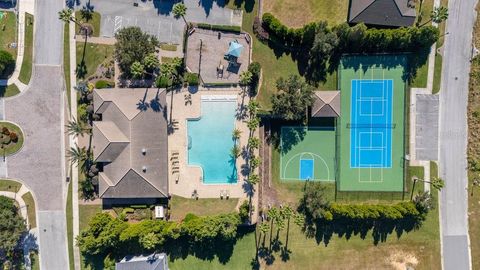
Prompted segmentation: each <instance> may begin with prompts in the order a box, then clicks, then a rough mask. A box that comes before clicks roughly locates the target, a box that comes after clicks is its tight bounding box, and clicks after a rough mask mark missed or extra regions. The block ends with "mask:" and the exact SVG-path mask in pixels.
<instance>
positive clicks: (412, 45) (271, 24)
mask: <svg viewBox="0 0 480 270" xmlns="http://www.w3.org/2000/svg"><path fill="white" fill-rule="evenodd" d="M320 25H322V26H323V25H326V22H317V23H315V22H314V23H309V24H307V25H305V26H304V27H302V28H289V27H287V26H285V25H283V24H282V23H281V22H280V21H279V20H278V19H277V18H275V16H273V15H272V14H270V13H265V14H263V16H262V26H263V28H264V29H265V30H267V31H268V32H269V33H270V34H272V35H273V36H275V39H276V41H278V42H281V43H283V44H284V45H285V46H290V47H292V48H294V47H295V48H298V47H299V46H300V47H304V48H305V47H311V45H312V44H313V41H314V39H315V35H316V34H317V31H328V32H330V31H331V32H333V33H335V34H336V36H337V38H338V40H339V42H338V46H337V48H336V51H337V52H341V53H348V52H355V53H357V52H359V53H361V52H389V51H394V52H410V51H417V50H418V49H422V48H428V47H430V46H431V45H432V44H433V43H435V42H436V41H437V40H438V38H439V30H438V28H436V27H433V26H424V27H420V28H418V27H408V28H407V27H400V28H396V29H377V28H368V27H366V26H365V25H364V24H357V25H355V26H350V25H348V24H347V23H343V24H339V25H336V26H333V27H319V26H320ZM257 32H258V31H257Z"/></svg>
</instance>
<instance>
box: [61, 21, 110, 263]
mask: <svg viewBox="0 0 480 270" xmlns="http://www.w3.org/2000/svg"><path fill="white" fill-rule="evenodd" d="M73 16H75V14H73ZM69 34H70V36H69V43H70V54H69V57H70V87H71V89H70V93H71V95H70V116H71V118H72V119H78V118H77V95H76V90H75V89H74V87H75V85H77V77H76V74H75V68H76V66H77V49H76V48H77V46H76V41H83V40H84V39H83V36H75V24H74V23H70V25H69ZM89 40H90V38H89ZM95 40H96V39H93V41H95ZM105 40H106V38H101V41H104V42H105ZM113 40H115V39H113ZM69 140H70V145H76V144H78V138H77V137H76V136H73V135H70V138H69ZM71 177H72V183H71V185H72V208H73V211H72V213H73V239H76V238H77V236H78V234H79V230H80V225H79V224H80V222H79V213H78V211H79V210H78V165H77V164H76V163H74V164H72V173H71ZM73 261H74V268H75V270H80V265H81V262H80V249H79V248H78V246H77V245H75V241H74V243H73ZM72 270H73V269H72Z"/></svg>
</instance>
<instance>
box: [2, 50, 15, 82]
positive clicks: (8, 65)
mask: <svg viewBox="0 0 480 270" xmlns="http://www.w3.org/2000/svg"><path fill="white" fill-rule="evenodd" d="M14 69H15V59H14V58H13V56H12V54H10V53H9V52H7V51H3V50H0V78H8V77H9V76H10V75H11V74H12V73H13V70H14Z"/></svg>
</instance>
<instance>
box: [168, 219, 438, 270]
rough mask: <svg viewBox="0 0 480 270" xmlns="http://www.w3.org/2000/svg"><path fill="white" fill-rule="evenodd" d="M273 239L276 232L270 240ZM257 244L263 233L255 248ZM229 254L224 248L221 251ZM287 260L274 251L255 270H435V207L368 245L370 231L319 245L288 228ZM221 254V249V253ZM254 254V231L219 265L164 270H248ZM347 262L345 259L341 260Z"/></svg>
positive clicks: (187, 264)
mask: <svg viewBox="0 0 480 270" xmlns="http://www.w3.org/2000/svg"><path fill="white" fill-rule="evenodd" d="M275 237H276V230H274V232H273V238H274V239H275ZM279 240H280V241H281V242H282V243H283V244H284V243H285V242H286V229H285V230H283V231H282V232H280V234H279ZM262 243H263V235H262V236H261V238H260V244H262ZM265 246H266V247H267V248H268V246H269V235H268V234H267V235H266V237H265ZM226 250H228V252H229V249H226ZM288 250H289V251H290V253H289V256H288V257H286V256H285V257H284V258H285V259H282V256H281V252H280V251H274V252H273V258H274V259H273V262H272V263H271V264H269V265H267V264H266V263H265V262H263V263H262V265H261V267H260V269H288V270H290V269H302V270H303V269H406V267H405V266H404V267H398V268H395V267H394V264H395V262H397V261H398V262H402V261H403V260H407V261H411V262H414V261H417V262H418V264H415V263H412V265H411V266H413V268H414V269H440V268H441V264H440V241H439V227H438V209H434V210H432V211H431V213H430V214H429V215H428V216H427V219H426V221H425V222H424V224H423V226H422V227H421V228H420V229H418V230H416V231H411V232H409V233H405V232H404V233H403V234H401V235H400V236H398V237H397V234H396V233H393V234H389V235H388V236H387V237H386V241H385V242H380V243H378V245H375V244H374V243H373V238H372V236H371V231H370V232H368V233H367V235H366V237H365V239H362V238H361V237H360V236H359V235H352V236H351V237H349V239H347V238H346V236H342V237H338V235H337V234H333V236H332V238H331V239H330V241H329V242H328V244H325V242H323V241H321V242H319V243H317V241H316V240H315V239H312V238H306V237H305V235H304V233H302V232H301V230H300V228H299V227H297V226H296V225H294V224H293V223H292V224H291V225H290V233H289V241H288ZM225 253H227V251H225ZM254 254H255V238H254V233H248V234H246V235H244V236H243V237H242V238H240V239H239V240H238V241H237V242H236V244H235V245H234V248H233V251H232V253H231V256H229V257H227V258H228V259H225V260H224V261H226V262H224V263H222V262H220V260H219V258H218V257H216V256H215V257H213V258H212V259H205V260H202V259H199V258H197V257H194V256H192V255H189V256H186V257H184V258H178V259H175V260H172V257H171V256H170V257H169V258H170V261H169V268H170V269H172V270H175V269H196V270H202V269H205V270H206V269H229V270H236V269H239V270H240V269H242V270H243V269H252V266H251V264H250V263H251V261H252V259H253V258H254ZM347 258H348V259H347Z"/></svg>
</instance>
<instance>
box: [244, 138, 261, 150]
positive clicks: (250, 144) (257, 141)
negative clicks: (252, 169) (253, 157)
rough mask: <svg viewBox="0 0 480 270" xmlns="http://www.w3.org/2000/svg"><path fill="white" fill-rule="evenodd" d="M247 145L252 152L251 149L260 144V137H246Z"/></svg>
mask: <svg viewBox="0 0 480 270" xmlns="http://www.w3.org/2000/svg"><path fill="white" fill-rule="evenodd" d="M247 146H248V148H249V150H250V152H253V150H255V149H258V147H259V146H260V139H259V138H257V137H250V138H248V143H247Z"/></svg>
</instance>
